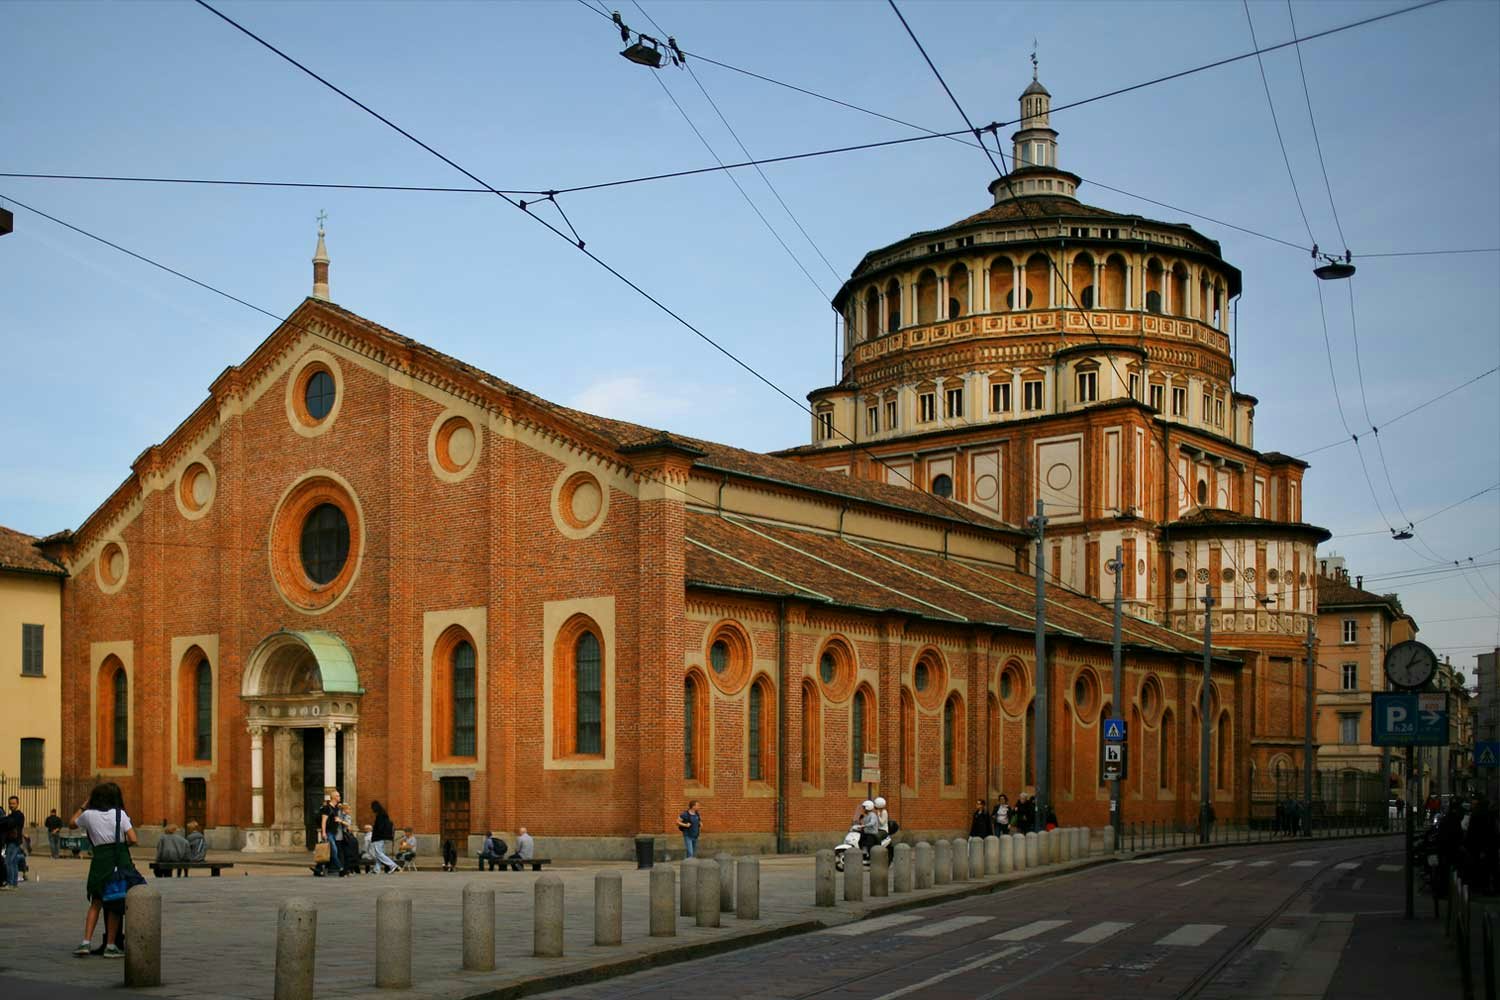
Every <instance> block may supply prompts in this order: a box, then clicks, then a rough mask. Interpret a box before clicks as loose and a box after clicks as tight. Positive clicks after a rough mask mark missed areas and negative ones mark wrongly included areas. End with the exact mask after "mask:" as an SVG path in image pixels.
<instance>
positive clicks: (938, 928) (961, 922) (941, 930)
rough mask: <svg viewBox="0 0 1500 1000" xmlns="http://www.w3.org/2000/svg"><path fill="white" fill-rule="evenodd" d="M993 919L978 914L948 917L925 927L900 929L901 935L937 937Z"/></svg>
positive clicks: (992, 918)
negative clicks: (907, 929)
mask: <svg viewBox="0 0 1500 1000" xmlns="http://www.w3.org/2000/svg"><path fill="white" fill-rule="evenodd" d="M994 919H995V918H994V917H980V916H973V917H949V918H948V919H947V920H939V921H938V922H937V923H935V924H928V925H927V926H925V927H913V928H912V929H911V930H909V931H902V932H901V936H902V937H919V938H930V937H938V936H939V935H942V934H947V933H948V932H949V931H958V930H963V929H964V928H965V927H973V926H974V925H975V924H987V923H989V922H990V921H991V920H994Z"/></svg>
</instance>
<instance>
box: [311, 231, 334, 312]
mask: <svg viewBox="0 0 1500 1000" xmlns="http://www.w3.org/2000/svg"><path fill="white" fill-rule="evenodd" d="M327 221H328V213H327V212H325V211H323V210H322V209H319V210H318V249H317V250H316V252H314V253H313V259H312V266H313V291H312V297H313V298H315V299H322V300H323V301H324V302H329V301H331V300H330V299H329V298H328V247H327V246H326V245H324V243H323V223H325V222H327Z"/></svg>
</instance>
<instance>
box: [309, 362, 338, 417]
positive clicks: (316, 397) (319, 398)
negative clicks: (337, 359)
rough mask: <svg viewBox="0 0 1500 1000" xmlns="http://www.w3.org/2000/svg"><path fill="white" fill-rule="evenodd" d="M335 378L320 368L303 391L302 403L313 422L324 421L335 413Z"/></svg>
mask: <svg viewBox="0 0 1500 1000" xmlns="http://www.w3.org/2000/svg"><path fill="white" fill-rule="evenodd" d="M334 395H335V393H334V387H333V376H332V375H331V374H329V372H328V371H327V370H325V369H322V368H319V369H317V370H315V371H314V372H313V373H312V377H311V378H309V379H308V380H307V387H306V388H305V389H303V391H302V401H303V404H304V405H305V406H306V407H307V415H308V416H309V417H311V418H312V419H313V420H322V419H323V418H324V417H326V416H328V414H329V413H331V412H332V411H333V399H334Z"/></svg>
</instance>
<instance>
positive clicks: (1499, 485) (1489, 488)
mask: <svg viewBox="0 0 1500 1000" xmlns="http://www.w3.org/2000/svg"><path fill="white" fill-rule="evenodd" d="M1496 490H1500V483H1496V484H1495V485H1493V486H1486V487H1485V488H1484V489H1482V490H1480V491H1479V492H1478V493H1470V494H1469V495H1468V496H1466V497H1464V498H1463V499H1462V500H1457V501H1455V502H1453V503H1450V504H1449V505H1448V506H1446V507H1444V508H1442V509H1441V510H1435V511H1433V512H1432V513H1431V514H1427V515H1425V516H1423V517H1419V518H1417V519H1416V520H1415V521H1414V522H1412V523H1413V524H1422V523H1423V522H1425V521H1430V520H1432V519H1433V518H1435V517H1437V516H1438V515H1439V514H1446V513H1448V511H1450V510H1452V509H1454V508H1455V507H1461V506H1463V505H1464V504H1466V503H1468V502H1469V501H1470V500H1477V499H1479V498H1480V497H1482V496H1484V495H1485V494H1486V493H1493V492H1495V491H1496ZM1385 533H1386V529H1384V528H1374V529H1372V530H1370V531H1345V532H1340V533H1339V534H1337V535H1334V537H1335V538H1356V537H1358V536H1360V535H1384V534H1385Z"/></svg>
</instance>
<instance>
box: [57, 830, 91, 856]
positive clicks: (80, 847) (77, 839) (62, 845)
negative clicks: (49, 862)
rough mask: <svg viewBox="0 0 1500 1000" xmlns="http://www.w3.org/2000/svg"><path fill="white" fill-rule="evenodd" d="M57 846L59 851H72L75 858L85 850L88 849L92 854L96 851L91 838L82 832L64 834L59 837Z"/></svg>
mask: <svg viewBox="0 0 1500 1000" xmlns="http://www.w3.org/2000/svg"><path fill="white" fill-rule="evenodd" d="M57 846H58V850H59V851H72V852H73V857H75V858H76V857H78V856H79V854H80V853H81V852H83V851H88V852H89V853H90V854H91V855H92V854H93V853H94V845H93V844H91V843H89V838H88V837H86V836H84V835H83V834H81V833H80V834H74V835H69V834H64V835H63V836H61V837H59V838H58V840H57Z"/></svg>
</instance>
